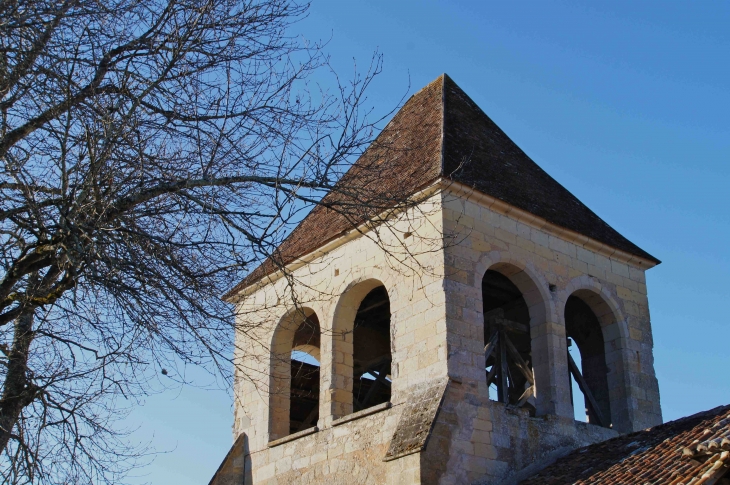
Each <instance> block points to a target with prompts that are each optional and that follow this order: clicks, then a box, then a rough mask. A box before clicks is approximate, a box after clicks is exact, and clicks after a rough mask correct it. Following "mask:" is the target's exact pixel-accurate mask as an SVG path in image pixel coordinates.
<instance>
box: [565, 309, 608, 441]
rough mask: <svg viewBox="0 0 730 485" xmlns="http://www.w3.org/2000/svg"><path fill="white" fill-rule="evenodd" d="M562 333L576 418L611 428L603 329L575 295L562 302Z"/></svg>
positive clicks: (590, 311)
mask: <svg viewBox="0 0 730 485" xmlns="http://www.w3.org/2000/svg"><path fill="white" fill-rule="evenodd" d="M565 332H566V335H567V337H568V367H569V372H570V378H571V390H572V401H573V407H574V410H575V415H576V419H580V418H582V417H583V416H585V419H586V421H587V422H589V423H592V424H597V425H599V426H604V427H607V428H608V427H611V401H610V395H609V387H608V366H607V365H606V350H605V349H606V347H605V342H604V338H603V329H602V328H601V323H600V321H599V319H598V317H597V316H596V314H595V313H594V312H593V310H592V309H591V307H590V306H589V305H588V304H587V303H586V302H585V301H584V300H583V299H581V298H580V297H579V296H576V295H575V294H573V295H571V296H570V297H568V301H567V303H566V305H565ZM582 410H585V414H583V411H582Z"/></svg>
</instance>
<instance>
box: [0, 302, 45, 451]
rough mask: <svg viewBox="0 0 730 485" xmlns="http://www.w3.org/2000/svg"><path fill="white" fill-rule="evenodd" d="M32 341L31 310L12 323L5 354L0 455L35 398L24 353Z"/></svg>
mask: <svg viewBox="0 0 730 485" xmlns="http://www.w3.org/2000/svg"><path fill="white" fill-rule="evenodd" d="M33 337H34V333H33V312H32V310H31V311H29V312H24V313H22V314H21V315H20V316H19V317H18V318H17V319H16V320H15V331H14V335H13V346H12V348H11V349H10V352H9V353H8V370H7V374H6V377H5V382H3V390H2V398H1V399H0V452H3V453H4V452H5V448H6V447H7V445H8V441H10V438H11V436H12V432H13V428H14V427H15V424H16V423H17V422H18V417H19V416H20V413H21V411H22V410H23V408H24V407H26V406H27V405H29V404H30V403H32V402H33V400H34V399H35V397H36V393H37V388H36V386H34V385H33V384H32V383H30V382H29V381H28V355H29V352H28V351H29V349H30V344H31V342H32V341H33Z"/></svg>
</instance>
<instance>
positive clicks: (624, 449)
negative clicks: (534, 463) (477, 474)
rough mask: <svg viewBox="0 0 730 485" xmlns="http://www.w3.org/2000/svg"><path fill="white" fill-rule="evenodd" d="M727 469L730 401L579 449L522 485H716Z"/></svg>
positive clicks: (729, 463) (729, 457)
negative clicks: (707, 409) (568, 484)
mask: <svg viewBox="0 0 730 485" xmlns="http://www.w3.org/2000/svg"><path fill="white" fill-rule="evenodd" d="M728 471H730V405H729V406H720V407H717V408H715V409H711V410H709V411H705V412H701V413H698V414H695V415H693V416H688V417H685V418H681V419H678V420H676V421H670V422H669V423H665V424H661V425H659V426H655V427H653V428H649V429H646V430H643V431H638V432H636V433H630V434H627V435H623V436H619V437H617V438H613V439H610V440H608V441H604V442H602V443H597V444H594V445H590V446H587V447H585V448H580V449H578V450H575V451H573V452H572V453H570V454H569V455H567V456H565V457H563V458H561V459H559V460H558V461H556V462H555V463H554V464H552V465H550V466H548V467H547V468H545V469H543V470H542V471H541V472H539V473H538V474H536V475H533V476H532V477H530V478H528V479H527V480H523V481H521V482H520V485H558V484H561V485H562V484H567V483H570V484H575V485H590V484H601V485H631V484H637V485H653V484H657V485H658V484H668V485H669V484H671V485H687V484H692V485H699V484H702V483H706V484H710V483H713V484H718V483H725V482H718V480H719V479H720V478H722V477H723V475H725V477H728Z"/></svg>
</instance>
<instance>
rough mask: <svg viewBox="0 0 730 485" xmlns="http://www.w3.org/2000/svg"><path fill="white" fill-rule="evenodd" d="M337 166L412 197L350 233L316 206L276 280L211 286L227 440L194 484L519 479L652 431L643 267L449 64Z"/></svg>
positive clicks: (272, 272)
mask: <svg viewBox="0 0 730 485" xmlns="http://www.w3.org/2000/svg"><path fill="white" fill-rule="evenodd" d="M382 147H387V149H383V148H382ZM366 166H367V167H368V168H369V169H372V168H373V167H375V168H377V170H376V171H375V173H376V174H377V175H376V176H373V177H361V178H358V176H359V175H358V174H361V173H364V172H365V170H364V167H366ZM369 173H372V171H370V172H369ZM348 177H350V178H349V179H348V181H349V183H352V182H353V180H354V181H355V183H359V184H360V186H361V188H362V189H364V192H363V193H365V192H367V193H377V194H383V193H386V192H387V191H392V190H395V189H396V188H397V189H398V190H400V191H406V192H407V193H409V194H411V195H414V196H418V199H417V200H418V203H417V204H414V205H411V206H409V207H407V208H404V209H402V210H399V211H393V212H392V213H389V214H388V215H387V217H385V218H383V219H380V220H379V221H378V222H377V223H375V222H373V221H372V220H370V221H361V223H362V225H361V226H360V227H358V228H357V230H355V229H354V226H353V222H352V219H348V218H347V217H344V216H343V215H342V214H341V213H340V212H337V211H333V210H330V209H327V208H325V207H324V206H319V207H316V208H315V209H314V210H313V211H312V212H311V214H310V215H309V216H307V218H306V219H305V220H304V221H302V223H301V224H300V225H299V226H298V227H297V228H296V229H295V230H294V231H293V232H292V234H291V235H290V236H289V237H288V238H287V239H286V241H285V242H284V243H283V244H282V245H281V247H280V248H279V254H280V255H281V258H282V261H283V263H284V264H285V265H286V268H287V271H286V272H282V271H281V265H276V264H273V262H272V261H267V262H265V263H264V264H262V266H260V267H259V268H258V269H256V270H255V271H253V272H252V273H251V274H250V275H249V276H248V277H247V278H246V280H244V281H243V282H241V283H240V284H239V285H237V286H236V287H235V288H233V289H232V290H231V291H230V292H229V293H228V294H227V295H226V296H225V298H226V299H227V301H230V302H231V303H233V304H235V305H236V309H237V313H238V315H239V317H238V319H239V320H238V327H239V328H238V334H237V336H236V349H237V354H236V359H237V362H238V365H237V378H236V388H235V398H236V400H235V422H234V427H233V428H234V440H235V443H234V445H233V447H232V449H231V451H230V453H229V454H228V456H227V457H226V458H225V459H224V460H223V463H222V465H221V467H220V469H219V470H218V472H217V473H216V475H215V477H214V478H213V481H212V482H211V483H214V484H224V483H239V484H240V483H246V484H275V483H279V484H281V483H332V484H341V483H353V484H366V483H367V484H417V483H418V484H421V483H423V484H437V483H444V484H446V483H449V484H452V483H459V484H461V483H465V484H468V483H474V484H477V483H478V484H497V483H517V482H518V481H519V480H520V479H522V478H525V477H527V476H529V475H530V474H532V473H534V472H536V471H537V470H539V469H540V468H542V467H543V466H545V465H546V464H548V463H550V462H551V461H553V460H554V459H555V458H556V457H558V456H561V455H562V454H565V453H567V452H569V451H570V450H573V449H575V448H577V447H580V446H584V445H587V444H590V443H594V442H597V441H601V440H605V439H608V438H610V437H613V436H616V435H618V434H621V433H626V432H629V431H634V430H638V429H643V428H646V427H649V426H652V425H655V424H658V423H661V420H662V417H661V408H660V405H659V390H658V384H657V380H656V377H655V374H654V367H653V355H652V332H651V324H650V320H649V306H648V300H647V291H646V280H645V276H644V272H645V271H646V270H647V269H649V268H651V267H653V266H655V265H656V264H658V263H659V261H658V260H657V259H656V258H654V257H652V256H651V255H649V254H648V253H646V252H645V251H643V250H642V249H640V248H639V247H637V246H635V245H634V244H633V243H631V242H630V241H628V240H627V239H626V238H624V237H623V236H621V235H620V234H619V233H618V232H616V231H615V230H614V229H613V228H611V227H610V226H609V225H608V224H606V223H605V222H604V221H603V220H601V219H600V218H599V217H598V216H597V215H596V214H594V213H593V212H592V211H591V210H590V209H588V208H587V207H586V206H585V205H583V204H582V203H581V202H580V201H579V200H578V199H576V198H575V197H574V196H573V195H572V194H571V193H570V192H568V191H567V190H566V189H565V188H564V187H562V186H561V185H560V184H559V183H558V182H556V181H555V180H554V179H552V178H551V177H550V176H549V175H548V174H547V173H545V172H544V171H543V170H542V169H541V168H540V167H538V166H537V165H536V164H535V163H534V162H533V161H532V160H531V159H530V158H529V157H528V156H527V155H526V154H525V153H524V152H523V151H522V150H520V148H519V147H517V146H516V145H515V144H514V142H512V141H511V140H510V139H509V138H508V137H507V135H505V134H504V133H503V132H502V131H501V130H500V129H499V127H497V125H496V124H494V122H492V120H491V119H489V118H488V117H487V115H485V114H484V113H483V112H482V111H481V110H480V109H479V107H478V106H477V105H476V104H475V103H474V102H473V101H472V100H471V99H469V97H468V96H467V95H466V94H465V93H464V92H463V91H462V90H461V89H460V88H459V87H458V86H457V85H456V84H455V83H454V82H453V81H452V80H451V79H450V78H449V77H448V76H446V75H443V76H441V77H439V78H438V79H436V80H435V81H433V82H432V83H431V84H429V85H428V86H426V87H425V88H423V89H422V90H421V91H419V92H418V93H416V94H415V95H414V96H412V97H411V98H410V99H409V100H408V102H407V103H406V104H405V105H404V106H403V108H402V109H401V110H400V111H399V112H398V113H397V114H396V116H395V117H394V118H393V120H392V121H391V122H390V123H389V124H388V126H387V127H386V128H385V129H384V130H383V132H382V133H381V134H380V135H379V137H378V139H377V140H376V142H375V143H374V147H371V149H368V151H366V153H365V154H364V155H363V156H362V157H361V159H360V160H358V161H357V162H356V164H355V165H354V166H353V168H352V169H350V172H348V174H347V175H345V178H346V179H347V178H348ZM358 181H359V182H358ZM388 193H389V192H388ZM414 200H415V199H414ZM386 220H387V223H386V222H383V221H386ZM399 255H407V258H405V259H403V258H400V257H399ZM409 258H410V259H409ZM406 259H407V260H408V261H410V263H403V261H405V260H406ZM284 275H286V276H287V277H283V276H284ZM572 383H573V384H572ZM576 408H577V409H578V411H579V412H578V413H576V412H575V411H576ZM575 416H578V417H579V418H581V419H576V418H575Z"/></svg>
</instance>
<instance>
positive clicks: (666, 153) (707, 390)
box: [130, 0, 730, 485]
mask: <svg viewBox="0 0 730 485" xmlns="http://www.w3.org/2000/svg"><path fill="white" fill-rule="evenodd" d="M728 26H730V2H720V1H704V2H690V1H686V2H673V1H667V0H664V1H661V2H660V1H652V2H649V1H644V2H636V1H617V0H611V1H600V2H599V1H592V2H580V3H579V2H562V1H547V0H541V1H533V2H526V1H514V2H504V1H499V2H497V1H475V2H466V1H453V0H450V1H448V2H447V1H442V2H434V1H419V2H416V1H401V2H396V1H392V0H391V1H384V0H368V1H360V2H347V1H342V0H340V1H323V0H313V4H312V9H311V12H310V16H309V18H308V19H307V20H305V21H304V22H302V23H301V24H299V25H298V26H297V28H298V31H299V32H301V33H302V34H304V36H305V37H307V38H309V39H328V38H330V37H331V41H330V43H329V46H328V48H327V49H328V51H329V52H330V53H331V54H332V58H333V62H334V64H335V66H336V67H337V69H338V70H339V72H340V73H341V74H342V75H343V76H347V75H349V74H350V73H351V72H352V59H353V58H355V59H356V60H357V61H358V63H359V64H360V66H361V67H364V66H365V64H366V63H367V62H368V61H369V59H370V56H371V54H372V52H373V51H374V50H375V49H379V50H380V51H381V52H382V53H383V54H384V55H385V64H384V73H383V74H382V75H381V76H380V78H379V80H378V81H377V83H376V85H375V86H374V89H373V90H372V91H371V93H370V98H369V101H370V103H372V105H373V106H374V107H375V108H376V110H379V111H380V112H385V111H387V110H388V109H390V108H392V107H393V105H395V104H396V103H397V102H398V101H399V99H400V98H401V96H403V95H404V94H406V92H407V91H408V85H409V82H410V86H411V88H410V93H409V94H411V93H413V92H415V91H417V90H418V89H420V88H421V87H423V86H424V85H426V84H427V83H429V82H430V81H432V80H433V79H435V78H436V77H437V76H438V75H439V74H441V73H442V72H446V73H448V74H449V75H450V76H451V77H452V78H453V79H454V80H455V81H456V83H457V84H459V85H460V86H461V87H462V89H464V90H465V91H466V92H467V94H469V95H470V96H471V97H472V99H474V101H476V103H477V104H478V105H479V106H481V108H482V109H483V110H484V111H485V112H486V113H487V114H488V115H489V116H490V117H491V118H492V119H493V120H494V121H495V122H496V123H497V124H498V125H499V126H500V127H501V128H502V129H503V130H504V131H505V132H506V133H507V134H508V135H509V136H510V137H511V138H512V139H513V140H514V141H515V142H516V143H517V144H518V145H519V146H520V147H521V148H522V149H523V150H524V151H525V152H526V153H527V154H528V155H529V156H530V157H532V159H533V160H535V161H536V162H537V163H538V164H539V165H540V166H542V167H543V168H544V169H545V170H546V171H547V172H548V173H550V174H551V175H552V176H553V177H554V178H556V179H557V180H558V181H559V182H560V183H562V184H563V185H564V186H565V187H567V188H568V189H569V190H570V191H572V192H573V193H574V194H575V195H576V196H577V197H578V198H579V199H581V200H582V201H583V202H584V203H585V204H586V205H588V207H590V208H591V209H593V210H594V211H595V212H596V213H597V214H598V215H599V216H601V217H602V218H603V219H604V220H606V221H607V222H608V223H609V224H611V225H612V226H613V227H614V228H616V229H617V230H618V231H619V232H621V233H622V234H624V235H625V236H626V237H628V238H629V239H630V240H631V241H633V242H635V243H636V244H638V245H639V246H640V247H642V248H643V249H645V250H647V251H648V252H650V253H651V254H653V255H654V256H656V257H658V258H659V259H661V260H662V261H663V263H662V264H661V265H660V266H658V267H656V268H654V269H652V270H650V271H649V272H648V288H649V302H650V309H651V316H652V323H653V328H654V343H655V348H654V355H655V359H656V361H655V368H656V372H657V375H658V378H659V386H660V390H661V399H662V408H663V411H664V418H665V420H671V419H676V418H678V417H681V416H684V415H687V414H690V413H694V412H697V411H701V410H703V409H707V408H711V407H713V406H717V405H720V404H727V403H730V379H728V376H727V370H728V369H730V351H728V348H729V347H728V345H729V344H730V312H729V311H728V308H730V306H729V304H730V289H729V287H728V281H730V248H729V246H728V240H729V239H730V216H729V215H728V210H729V209H730V191H729V190H728V185H729V184H730V28H729V27H728ZM193 377H194V374H193ZM130 423H131V424H136V425H137V426H140V427H141V428H140V431H139V432H138V433H137V436H138V437H139V439H145V438H150V437H152V436H154V438H153V440H152V443H153V444H154V445H156V446H157V448H158V449H159V450H170V452H169V453H167V454H164V455H161V456H159V457H158V458H157V460H155V462H154V463H153V464H152V465H150V466H149V467H148V468H147V469H146V470H145V471H144V473H145V474H146V476H145V477H143V478H144V479H140V482H139V483H142V482H143V481H149V482H151V483H153V484H167V483H175V484H178V485H188V484H190V485H193V484H195V485H198V484H204V483H207V482H208V480H209V479H210V478H211V476H212V475H213V473H214V472H215V470H216V468H217V467H218V465H219V463H220V461H221V460H222V458H223V457H224V455H225V454H226V452H227V451H228V448H229V447H230V444H231V439H232V438H231V423H232V411H231V400H230V397H229V396H228V395H227V394H226V393H225V392H223V391H205V390H201V389H184V390H182V391H175V392H168V393H164V394H161V395H157V396H154V397H152V398H150V399H149V400H148V401H147V404H146V405H145V406H144V407H142V408H139V409H137V410H135V412H134V413H133V415H132V417H131V418H130Z"/></svg>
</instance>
